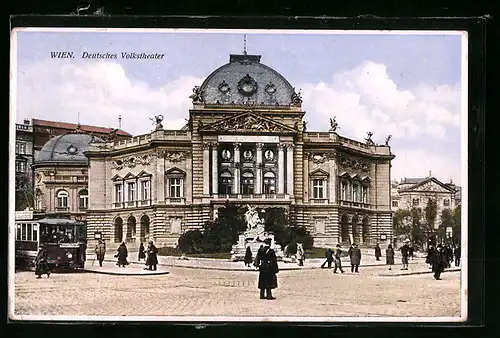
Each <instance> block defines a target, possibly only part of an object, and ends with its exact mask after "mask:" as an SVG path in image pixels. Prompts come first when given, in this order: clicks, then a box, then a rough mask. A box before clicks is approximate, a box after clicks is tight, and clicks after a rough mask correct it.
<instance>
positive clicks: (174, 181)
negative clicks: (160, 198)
mask: <svg viewBox="0 0 500 338" xmlns="http://www.w3.org/2000/svg"><path fill="white" fill-rule="evenodd" d="M170 197H177V198H178V197H181V179H180V178H171V179H170Z"/></svg>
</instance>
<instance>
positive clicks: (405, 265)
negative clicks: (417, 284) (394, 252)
mask: <svg viewBox="0 0 500 338" xmlns="http://www.w3.org/2000/svg"><path fill="white" fill-rule="evenodd" d="M409 242H410V241H409V240H408V239H407V240H406V241H405V244H404V245H403V246H402V247H401V249H400V250H401V261H402V263H403V267H402V268H401V270H408V256H409V254H410V246H409V245H408V243H409Z"/></svg>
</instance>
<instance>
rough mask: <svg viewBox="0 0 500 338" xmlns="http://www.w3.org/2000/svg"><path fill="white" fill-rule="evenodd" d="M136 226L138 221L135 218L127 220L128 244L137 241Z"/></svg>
mask: <svg viewBox="0 0 500 338" xmlns="http://www.w3.org/2000/svg"><path fill="white" fill-rule="evenodd" d="M135 225H136V220H135V217H134V216H130V217H129V218H128V219H127V242H133V241H135V230H136V229H135Z"/></svg>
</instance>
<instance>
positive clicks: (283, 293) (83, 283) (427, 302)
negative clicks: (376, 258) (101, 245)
mask: <svg viewBox="0 0 500 338" xmlns="http://www.w3.org/2000/svg"><path fill="white" fill-rule="evenodd" d="M162 269H164V270H167V271H168V272H169V274H167V275H159V276H112V275H105V274H94V273H61V274H56V273H54V274H52V275H51V276H50V278H47V277H46V276H44V278H43V279H35V276H34V273H33V272H17V273H16V274H15V314H16V315H49V316H96V315H97V316H243V317H253V316H258V317H274V316H280V317H281V316H286V317H296V316H300V317H304V316H308V317H330V316H331V317H334V316H335V317H344V316H348V317H356V316H362V317H366V316H384V317H386V316H404V317H452V316H460V272H445V273H444V274H443V275H442V278H443V279H442V280H440V281H436V280H434V278H433V277H432V274H428V273H426V274H419V275H409V276H378V274H380V272H381V271H382V270H383V271H386V270H387V269H386V267H365V268H360V273H359V274H351V273H345V274H336V275H334V274H333V273H332V270H328V269H314V270H296V271H281V272H280V273H279V274H278V285H279V288H278V289H276V290H275V292H274V296H275V297H276V298H277V299H276V300H273V301H269V300H260V299H259V292H258V289H257V278H258V273H257V272H255V271H220V270H206V269H188V268H182V267H162ZM398 270H399V269H398Z"/></svg>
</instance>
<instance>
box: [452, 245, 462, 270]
mask: <svg viewBox="0 0 500 338" xmlns="http://www.w3.org/2000/svg"><path fill="white" fill-rule="evenodd" d="M453 254H454V255H455V266H460V257H461V256H462V252H461V251H460V245H457V246H456V247H455V250H454V253H453Z"/></svg>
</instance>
